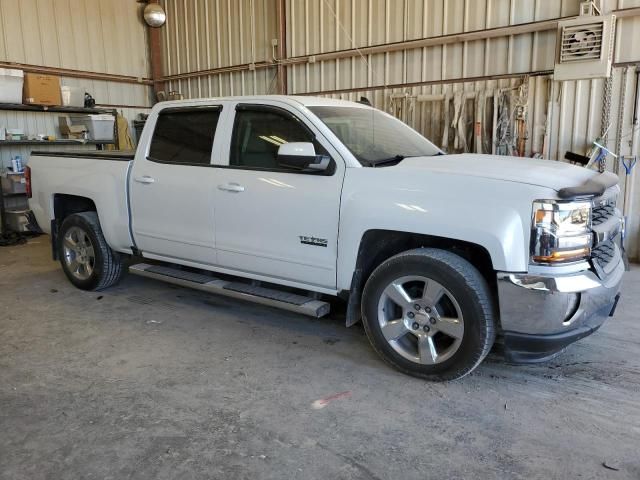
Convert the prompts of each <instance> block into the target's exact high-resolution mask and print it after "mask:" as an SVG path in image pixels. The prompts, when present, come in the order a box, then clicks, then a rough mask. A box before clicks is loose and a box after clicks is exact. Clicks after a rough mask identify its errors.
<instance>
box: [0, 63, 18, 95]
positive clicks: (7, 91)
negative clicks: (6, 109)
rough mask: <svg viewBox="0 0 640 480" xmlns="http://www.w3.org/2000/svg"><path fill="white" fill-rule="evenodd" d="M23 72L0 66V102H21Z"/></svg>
mask: <svg viewBox="0 0 640 480" xmlns="http://www.w3.org/2000/svg"><path fill="white" fill-rule="evenodd" d="M23 83H24V72H23V71H22V70H14V69H11V68H0V103H22V84H23Z"/></svg>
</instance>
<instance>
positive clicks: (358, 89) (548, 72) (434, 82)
mask: <svg viewBox="0 0 640 480" xmlns="http://www.w3.org/2000/svg"><path fill="white" fill-rule="evenodd" d="M527 75H528V76H530V77H538V76H542V75H553V70H540V71H538V72H522V73H505V74H503V75H483V76H479V77H468V78H460V77H458V78H448V79H446V80H427V81H424V82H410V83H396V84H391V85H376V86H369V87H355V88H344V89H340V90H324V91H317V92H306V93H300V94H299V95H334V94H338V93H353V92H364V91H377V90H385V89H394V88H411V87H420V86H423V85H448V84H454V83H472V82H482V81H484V80H502V79H509V78H521V77H525V76H527Z"/></svg>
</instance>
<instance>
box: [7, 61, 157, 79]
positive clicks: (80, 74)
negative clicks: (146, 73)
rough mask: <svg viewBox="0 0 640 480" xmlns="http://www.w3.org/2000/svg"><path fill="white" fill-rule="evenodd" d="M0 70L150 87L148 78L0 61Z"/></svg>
mask: <svg viewBox="0 0 640 480" xmlns="http://www.w3.org/2000/svg"><path fill="white" fill-rule="evenodd" d="M0 68H15V69H19V70H23V71H25V72H27V73H42V74H45V75H58V76H61V77H72V78H87V79H90V80H104V81H106V82H118V83H134V84H138V85H152V84H153V81H152V80H151V79H150V78H145V77H134V76H131V75H117V74H113V73H101V72H91V71H87V70H73V69H70V68H59V67H45V66H41V65H31V64H28V63H14V62H3V61H0Z"/></svg>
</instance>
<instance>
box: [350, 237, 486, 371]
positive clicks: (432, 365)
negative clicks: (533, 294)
mask: <svg viewBox="0 0 640 480" xmlns="http://www.w3.org/2000/svg"><path fill="white" fill-rule="evenodd" d="M362 318H363V323H364V328H365V331H366V333H367V337H368V338H369V341H370V342H371V345H372V346H373V348H374V350H375V351H376V352H377V353H378V354H379V355H380V356H381V357H382V358H383V359H384V360H385V361H386V362H387V363H389V364H390V365H392V366H393V367H394V368H396V369H398V370H400V371H401V372H404V373H406V374H409V375H412V376H415V377H420V378H424V379H427V380H436V381H444V380H454V379H457V378H461V377H463V376H465V375H467V374H468V373H470V372H472V371H473V370H474V369H475V368H476V367H477V366H478V365H479V364H480V362H482V360H483V359H484V358H485V357H486V355H487V354H488V353H489V350H491V346H492V345H493V342H494V340H495V320H494V318H495V314H494V307H493V302H492V296H491V291H490V288H489V285H488V284H487V282H486V280H485V278H484V277H483V276H482V275H481V274H480V272H479V271H478V270H477V269H476V268H475V267H474V266H473V265H471V264H470V263H469V262H468V261H466V260H465V259H463V258H461V257H459V256H458V255H455V254H453V253H451V252H447V251H445V250H439V249H434V248H420V249H416V250H410V251H407V252H404V253H401V254H399V255H396V256H394V257H391V258H390V259H388V260H387V261H385V262H384V263H382V264H381V265H380V266H378V267H377V268H376V269H375V271H374V272H373V274H372V275H371V276H370V277H369V279H368V280H367V283H366V285H365V288H364V292H363V296H362Z"/></svg>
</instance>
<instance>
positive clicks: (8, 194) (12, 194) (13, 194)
mask: <svg viewBox="0 0 640 480" xmlns="http://www.w3.org/2000/svg"><path fill="white" fill-rule="evenodd" d="M26 195H27V194H26V192H22V193H4V194H3V195H2V196H3V197H5V198H6V197H24V196H26Z"/></svg>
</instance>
